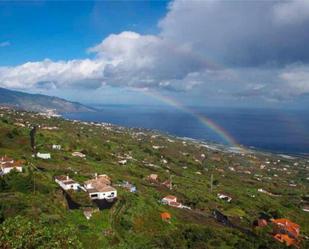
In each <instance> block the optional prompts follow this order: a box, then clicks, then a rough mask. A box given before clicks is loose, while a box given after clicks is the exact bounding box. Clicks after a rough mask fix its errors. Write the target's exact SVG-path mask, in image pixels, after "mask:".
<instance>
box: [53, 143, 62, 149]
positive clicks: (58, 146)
mask: <svg viewBox="0 0 309 249" xmlns="http://www.w3.org/2000/svg"><path fill="white" fill-rule="evenodd" d="M52 149H53V150H61V145H59V144H53V145H52Z"/></svg>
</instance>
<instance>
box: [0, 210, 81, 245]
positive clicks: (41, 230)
mask: <svg viewBox="0 0 309 249" xmlns="http://www.w3.org/2000/svg"><path fill="white" fill-rule="evenodd" d="M0 248H5V249H11V248H14V249H30V248H37V249H43V248H44V249H57V248H59V249H60V248H67V249H75V248H76V249H79V248H82V245H81V243H80V242H79V240H78V239H77V237H76V235H75V234H74V230H73V229H72V228H71V227H69V226H67V225H66V226H59V225H58V226H54V227H49V226H46V225H43V224H42V223H40V222H37V223H35V222H33V221H32V220H30V219H28V218H25V217H21V216H16V217H14V218H9V219H7V220H5V221H4V222H3V223H2V224H1V226H0Z"/></svg>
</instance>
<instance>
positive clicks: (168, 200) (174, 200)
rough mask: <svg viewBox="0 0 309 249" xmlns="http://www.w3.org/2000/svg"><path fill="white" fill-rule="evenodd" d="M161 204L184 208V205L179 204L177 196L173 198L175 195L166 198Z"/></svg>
mask: <svg viewBox="0 0 309 249" xmlns="http://www.w3.org/2000/svg"><path fill="white" fill-rule="evenodd" d="M161 202H162V203H163V204H166V205H169V206H171V207H176V208H182V207H183V206H182V204H181V203H179V202H177V197H176V196H173V195H168V196H165V197H164V198H163V199H162V200H161Z"/></svg>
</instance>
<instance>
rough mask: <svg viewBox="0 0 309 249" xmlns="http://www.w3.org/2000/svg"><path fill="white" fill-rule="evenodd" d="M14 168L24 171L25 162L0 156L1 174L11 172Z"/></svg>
mask: <svg viewBox="0 0 309 249" xmlns="http://www.w3.org/2000/svg"><path fill="white" fill-rule="evenodd" d="M12 170H15V171H17V172H22V171H23V162H22V161H19V160H17V161H15V160H14V159H12V158H10V157H7V156H4V157H1V158H0V175H5V174H8V173H10V172H11V171H12Z"/></svg>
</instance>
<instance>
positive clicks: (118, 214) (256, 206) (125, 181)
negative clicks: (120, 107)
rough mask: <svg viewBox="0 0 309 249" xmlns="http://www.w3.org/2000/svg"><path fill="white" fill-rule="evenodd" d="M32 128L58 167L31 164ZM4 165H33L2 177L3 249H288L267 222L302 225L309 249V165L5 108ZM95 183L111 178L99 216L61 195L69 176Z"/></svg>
mask: <svg viewBox="0 0 309 249" xmlns="http://www.w3.org/2000/svg"><path fill="white" fill-rule="evenodd" d="M33 124H35V125H37V126H38V127H40V128H38V129H37V132H36V135H35V139H36V140H35V141H36V149H37V151H38V152H41V153H51V159H46V160H44V159H40V158H35V157H32V150H31V147H30V139H29V132H30V126H31V125H33ZM52 145H60V146H61V148H60V149H59V148H58V149H53V148H52ZM73 152H81V153H83V154H84V155H85V158H79V157H74V156H73V155H72V153H73ZM0 156H7V157H11V158H14V159H15V160H22V162H23V164H24V167H23V172H11V173H9V174H6V175H4V176H1V177H0V223H1V224H0V248H8V249H10V248H23V249H25V248H86V249H87V248H91V249H94V248H114V249H124V248H132V249H133V248H134V249H138V248H140V249H146V248H147V249H148V248H150V249H151V248H156V249H159V248H175V249H176V248H177V249H185V248H194V249H195V248H196V249H203V248H210V249H212V248H213V249H214V248H222V249H223V248H224V249H229V248H230V249H232V248H239V249H250V248H255V249H262V248H286V246H285V245H284V244H283V243H280V242H279V241H277V240H275V239H274V238H273V236H272V224H271V223H268V225H266V226H264V227H255V228H253V224H254V221H255V220H257V219H258V218H261V217H263V219H265V220H268V222H270V220H271V218H274V219H277V218H286V219H289V220H291V221H293V222H295V223H297V224H298V225H299V226H300V236H299V238H298V240H297V243H298V245H299V246H300V248H309V241H308V236H309V223H308V220H309V213H308V212H306V211H304V210H303V209H304V207H305V206H306V205H308V202H309V197H308V193H309V169H308V167H309V165H308V158H300V157H289V156H285V155H275V154H268V153H267V154H266V153H261V152H257V151H250V150H247V149H245V148H243V149H241V150H240V153H238V152H235V151H234V152H233V151H232V150H229V149H228V148H224V147H221V146H217V145H215V144H210V143H201V142H198V141H191V140H185V139H180V138H175V137H172V136H165V135H162V134H160V133H157V132H151V131H144V130H142V129H127V128H123V127H118V126H114V125H111V124H104V123H103V124H101V123H100V124H98V123H85V122H77V121H74V122H71V121H67V120H64V119H61V118H47V117H45V116H41V115H39V114H37V113H32V112H21V111H16V110H9V109H4V108H2V109H0ZM95 173H97V174H106V175H108V176H109V177H110V179H111V182H112V183H111V185H112V187H113V188H115V189H117V199H115V200H114V202H112V203H105V204H106V205H105V206H100V204H98V203H97V202H92V201H91V200H90V199H89V197H88V195H87V193H85V192H84V191H73V190H68V191H66V192H65V191H62V190H61V188H60V187H59V185H58V184H57V183H56V182H55V180H54V177H55V176H59V175H67V176H69V177H70V178H71V179H73V180H74V181H76V182H78V183H80V184H83V183H84V182H85V181H87V180H89V179H92V178H94V176H95ZM151 174H155V175H157V178H156V177H155V176H152V177H151V178H149V176H150V175H151ZM169 181H171V182H169ZM129 184H131V185H129ZM127 186H135V187H136V189H137V191H136V192H134V191H133V192H130V191H129V190H130V188H128V187H127ZM168 195H172V196H175V197H177V201H178V202H179V203H181V204H182V205H183V206H182V208H181V207H180V208H179V207H173V206H169V205H164V204H163V203H162V202H161V201H160V200H161V199H162V198H163V197H165V196H168ZM222 196H223V198H221V197H222ZM224 196H226V197H225V198H224ZM229 198H231V199H229ZM73 204H74V205H73ZM175 205H176V204H175ZM99 208H100V209H99ZM89 210H90V211H93V214H92V217H91V218H90V219H89V220H88V219H86V217H85V216H84V213H85V212H86V213H87V212H89ZM220 215H223V216H220ZM220 217H221V218H220ZM222 217H223V218H222ZM266 217H268V218H266Z"/></svg>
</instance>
